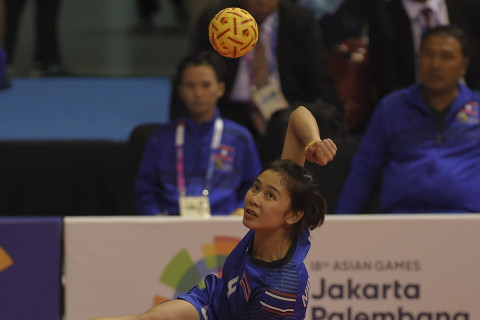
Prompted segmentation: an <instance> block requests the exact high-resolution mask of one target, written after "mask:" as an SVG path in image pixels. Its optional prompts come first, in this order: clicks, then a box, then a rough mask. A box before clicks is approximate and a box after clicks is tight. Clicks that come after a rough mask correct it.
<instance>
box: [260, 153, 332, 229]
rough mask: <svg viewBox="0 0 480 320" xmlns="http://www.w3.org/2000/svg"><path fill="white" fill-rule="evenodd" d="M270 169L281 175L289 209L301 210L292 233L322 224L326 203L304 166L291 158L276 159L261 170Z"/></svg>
mask: <svg viewBox="0 0 480 320" xmlns="http://www.w3.org/2000/svg"><path fill="white" fill-rule="evenodd" d="M266 170H272V171H274V172H278V173H279V174H280V175H281V176H282V183H284V185H285V187H286V188H287V190H288V192H289V194H290V198H291V201H292V202H291V205H290V206H291V209H292V210H294V211H303V217H302V219H301V220H300V221H298V222H297V223H296V224H295V226H294V228H293V233H294V236H296V235H297V234H298V233H299V232H300V231H304V230H305V231H308V230H313V229H315V228H317V227H319V226H321V225H322V224H323V222H324V221H325V214H326V212H327V204H326V202H325V199H324V198H323V196H322V195H321V194H320V192H318V190H317V189H316V185H315V183H314V181H313V177H312V175H311V174H310V172H308V170H306V169H305V168H303V167H301V166H299V165H297V164H296V163H295V162H293V161H292V160H276V161H274V162H272V163H271V164H269V165H267V166H266V167H265V168H264V169H263V171H266Z"/></svg>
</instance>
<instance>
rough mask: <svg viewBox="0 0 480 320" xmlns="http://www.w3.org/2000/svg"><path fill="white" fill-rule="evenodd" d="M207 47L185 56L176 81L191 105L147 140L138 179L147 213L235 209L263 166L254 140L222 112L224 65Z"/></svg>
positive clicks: (139, 203)
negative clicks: (220, 103) (178, 117)
mask: <svg viewBox="0 0 480 320" xmlns="http://www.w3.org/2000/svg"><path fill="white" fill-rule="evenodd" d="M222 63H223V62H222V61H221V60H220V59H219V57H218V55H216V54H214V53H213V52H210V51H207V52H202V53H198V54H195V55H191V56H188V57H186V58H184V59H183V60H182V61H181V62H180V64H179V65H178V70H177V75H176V78H175V81H174V85H175V86H176V89H177V90H178V92H179V94H180V97H181V98H182V100H183V101H184V103H185V105H186V106H187V109H188V112H187V113H186V114H185V115H184V116H183V117H182V118H181V119H180V120H173V121H171V122H169V123H167V124H162V125H160V126H159V127H158V128H157V129H156V131H155V132H154V134H153V135H152V137H151V138H150V139H149V141H148V142H147V145H146V147H145V150H144V154H143V158H142V161H141V164H140V168H139V172H138V176H137V179H136V185H135V202H136V208H137V213H138V214H141V215H156V214H168V215H178V214H180V213H181V214H182V215H201V216H208V215H210V214H211V215H230V214H236V213H240V214H241V213H242V212H243V209H242V208H243V197H244V196H245V193H246V192H247V190H248V188H249V187H250V185H251V182H252V181H253V180H255V177H256V176H257V174H258V173H259V172H260V169H261V165H260V160H259V156H258V152H257V149H256V146H255V143H254V140H253V138H252V136H251V134H250V133H249V131H248V130H247V129H246V128H244V127H243V126H241V125H239V124H237V123H235V122H233V121H231V120H228V119H225V118H222V117H221V115H220V113H219V111H218V108H217V101H218V99H219V98H220V97H222V96H223V94H224V92H225V84H224V82H223V73H224V66H223V64H222Z"/></svg>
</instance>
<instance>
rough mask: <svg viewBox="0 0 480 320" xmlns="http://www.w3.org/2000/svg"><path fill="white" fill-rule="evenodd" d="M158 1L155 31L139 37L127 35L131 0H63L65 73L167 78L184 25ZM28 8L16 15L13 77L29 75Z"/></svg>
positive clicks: (184, 41) (184, 46)
mask: <svg viewBox="0 0 480 320" xmlns="http://www.w3.org/2000/svg"><path fill="white" fill-rule="evenodd" d="M193 1H194V2H197V1H199V0H193ZM160 2H161V4H162V10H161V12H159V13H158V14H157V15H156V16H155V23H156V26H157V27H158V30H157V31H156V32H153V33H149V34H139V33H134V32H132V31H131V27H132V26H133V25H134V24H135V23H136V22H137V15H136V9H135V1H134V0H80V1H79V0H63V4H62V9H61V16H60V19H59V20H60V21H59V28H60V43H61V52H62V56H63V60H64V63H65V65H66V67H67V68H68V70H69V71H70V72H71V73H72V74H73V75H78V76H134V77H138V76H140V77H142V76H155V77H156V76H162V77H163V76H171V75H173V73H174V71H175V66H176V64H177V62H178V61H179V59H181V58H182V57H183V56H184V55H185V54H186V53H187V52H188V49H189V43H188V34H189V33H188V30H189V28H190V26H189V25H188V23H187V24H186V25H179V24H178V22H177V20H176V18H175V16H174V14H173V7H172V5H171V3H170V1H167V0H160ZM192 3H193V2H192ZM34 5H35V1H29V3H28V5H27V7H26V9H25V12H24V15H23V17H22V21H21V28H20V31H19V39H18V46H17V50H16V54H15V57H14V62H13V68H12V73H13V75H14V76H20V77H23V76H28V75H29V74H30V71H31V67H32V62H31V58H32V55H33V48H32V46H33V40H34V37H33V31H34V29H33V28H34V24H33V21H34ZM195 11H197V10H195Z"/></svg>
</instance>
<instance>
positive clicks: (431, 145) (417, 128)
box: [337, 84, 480, 213]
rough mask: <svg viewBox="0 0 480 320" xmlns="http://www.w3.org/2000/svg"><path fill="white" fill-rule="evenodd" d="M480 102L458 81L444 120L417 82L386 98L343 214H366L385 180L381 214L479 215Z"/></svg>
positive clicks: (347, 187) (344, 198)
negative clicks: (376, 187) (378, 183)
mask: <svg viewBox="0 0 480 320" xmlns="http://www.w3.org/2000/svg"><path fill="white" fill-rule="evenodd" d="M479 103H480V93H479V92H475V91H471V90H470V89H469V88H467V87H466V86H464V85H461V84H459V94H458V96H457V97H456V99H455V100H454V101H453V103H452V105H451V107H450V109H449V111H448V113H447V115H446V117H445V120H444V121H443V122H442V121H440V122H438V121H436V120H435V117H434V116H433V113H432V111H431V110H430V109H429V108H428V107H427V105H426V103H425V101H424V99H423V98H422V97H421V93H420V85H418V84H416V85H412V86H410V87H407V88H405V89H402V90H399V91H396V92H394V93H392V94H391V95H389V96H387V97H386V98H385V99H383V100H382V101H381V102H380V104H379V105H378V107H377V109H376V110H375V113H374V115H373V117H372V119H371V122H370V124H369V127H368V129H367V130H366V132H365V135H364V137H363V139H362V143H361V145H360V148H359V150H358V152H357V154H356V155H355V157H354V159H353V161H352V166H351V170H350V173H349V176H348V177H347V179H346V181H345V184H344V188H343V190H342V193H341V195H340V197H339V199H338V206H337V213H359V212H362V209H363V208H364V205H365V203H366V201H367V200H368V198H369V196H370V193H371V190H372V188H373V185H374V184H375V181H377V179H378V178H379V177H381V178H382V179H381V194H380V211H381V212H392V213H446V212H452V213H453V212H480V197H479V191H480V123H479Z"/></svg>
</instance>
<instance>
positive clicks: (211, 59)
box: [173, 51, 225, 86]
mask: <svg viewBox="0 0 480 320" xmlns="http://www.w3.org/2000/svg"><path fill="white" fill-rule="evenodd" d="M204 65H205V66H211V67H212V68H213V70H214V71H215V74H216V75H217V80H218V81H223V79H224V76H225V65H224V63H223V60H222V59H221V58H220V56H219V55H218V54H217V53H215V52H213V51H202V52H199V53H196V54H191V55H189V56H186V57H185V58H183V59H182V61H180V62H179V64H178V66H177V72H176V74H175V77H174V79H173V80H174V84H175V86H178V85H180V84H181V82H182V76H183V71H184V70H185V69H186V68H188V67H192V66H204Z"/></svg>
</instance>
